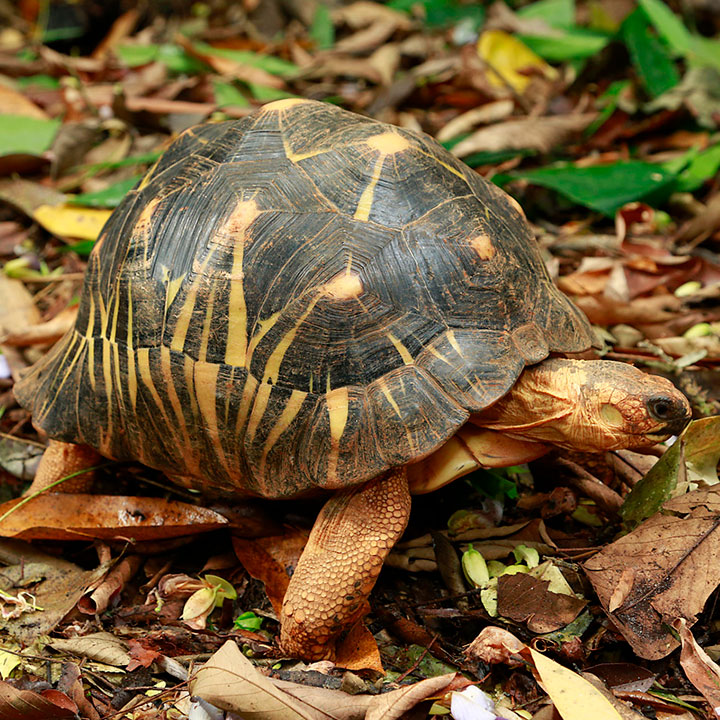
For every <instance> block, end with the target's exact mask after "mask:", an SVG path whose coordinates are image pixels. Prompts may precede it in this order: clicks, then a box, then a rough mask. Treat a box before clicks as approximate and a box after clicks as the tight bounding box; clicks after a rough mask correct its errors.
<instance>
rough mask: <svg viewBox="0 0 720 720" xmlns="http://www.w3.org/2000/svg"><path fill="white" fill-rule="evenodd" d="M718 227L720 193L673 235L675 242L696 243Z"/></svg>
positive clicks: (692, 245) (719, 220)
mask: <svg viewBox="0 0 720 720" xmlns="http://www.w3.org/2000/svg"><path fill="white" fill-rule="evenodd" d="M719 227H720V195H715V196H714V197H712V198H711V200H710V202H708V204H707V206H706V207H705V209H704V210H703V211H702V212H701V213H699V214H698V215H696V216H695V217H694V218H693V219H692V220H688V221H687V222H686V223H685V224H684V225H683V226H682V227H681V228H680V230H679V231H678V233H677V235H676V236H675V240H676V241H677V242H684V243H690V244H691V247H694V246H695V245H698V244H699V243H701V242H702V241H703V240H705V238H707V237H709V236H710V235H711V234H712V233H714V232H715V230H717V229H718V228H719Z"/></svg>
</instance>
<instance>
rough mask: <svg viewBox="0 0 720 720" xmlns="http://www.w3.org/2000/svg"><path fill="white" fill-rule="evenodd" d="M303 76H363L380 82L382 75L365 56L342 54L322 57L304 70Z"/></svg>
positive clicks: (312, 77)
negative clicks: (356, 56)
mask: <svg viewBox="0 0 720 720" xmlns="http://www.w3.org/2000/svg"><path fill="white" fill-rule="evenodd" d="M302 76H303V78H307V79H316V78H317V79H320V78H325V77H343V76H345V77H353V78H365V79H366V80H370V82H374V83H378V84H380V83H381V82H382V75H381V74H380V72H379V71H378V70H377V68H375V67H374V66H373V65H371V64H370V61H369V60H368V59H365V58H353V57H348V56H344V55H333V56H331V57H330V56H328V57H325V58H322V59H321V60H319V61H318V62H317V63H315V64H314V65H313V66H312V67H310V68H308V69H307V70H304V71H303V73H302Z"/></svg>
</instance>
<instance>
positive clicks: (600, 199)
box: [514, 160, 676, 217]
mask: <svg viewBox="0 0 720 720" xmlns="http://www.w3.org/2000/svg"><path fill="white" fill-rule="evenodd" d="M514 177H519V178H523V179H525V180H527V181H528V182H530V183H533V184H534V185H541V186H542V187H547V188H550V189H552V190H556V191H557V192H559V193H561V194H562V195H565V197H568V198H570V199H571V200H573V201H575V202H577V203H579V204H580V205H584V206H585V207H589V208H592V209H593V210H597V211H599V212H601V213H603V214H605V215H608V216H610V217H612V216H614V214H615V212H616V211H617V210H618V209H620V208H621V207H622V206H623V205H625V204H626V203H629V202H633V201H635V200H642V199H646V200H647V199H649V197H648V196H650V195H653V194H655V193H658V192H659V191H661V190H668V189H669V188H670V186H671V185H672V184H673V183H674V182H675V177H676V176H675V174H673V173H670V172H668V171H667V170H665V169H664V168H663V167H662V166H660V165H653V164H652V163H646V162H640V161H632V160H631V161H628V162H619V163H614V164H612V165H595V166H594V167H576V166H574V165H564V166H559V167H545V168H539V169H537V170H529V171H526V172H522V173H516V174H514Z"/></svg>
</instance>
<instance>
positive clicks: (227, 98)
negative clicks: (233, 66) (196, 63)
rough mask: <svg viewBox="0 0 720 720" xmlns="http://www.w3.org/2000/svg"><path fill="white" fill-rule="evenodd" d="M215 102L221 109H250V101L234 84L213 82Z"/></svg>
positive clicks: (220, 81) (219, 81)
mask: <svg viewBox="0 0 720 720" xmlns="http://www.w3.org/2000/svg"><path fill="white" fill-rule="evenodd" d="M213 90H214V91H215V102H216V103H217V104H218V106H219V107H221V108H222V107H228V106H234V107H249V105H250V101H249V100H248V99H247V98H246V97H245V96H244V95H243V94H242V93H241V92H240V90H238V89H237V88H236V87H235V86H234V85H233V84H232V83H227V82H223V81H222V80H217V79H215V80H213Z"/></svg>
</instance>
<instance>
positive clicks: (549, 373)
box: [479, 358, 690, 452]
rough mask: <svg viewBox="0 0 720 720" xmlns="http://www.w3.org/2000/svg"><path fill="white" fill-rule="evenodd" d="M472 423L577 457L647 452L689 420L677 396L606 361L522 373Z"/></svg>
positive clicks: (546, 365) (658, 381)
mask: <svg viewBox="0 0 720 720" xmlns="http://www.w3.org/2000/svg"><path fill="white" fill-rule="evenodd" d="M479 417H480V419H481V422H480V423H479V424H482V425H484V426H485V427H490V428H493V429H497V430H504V431H506V432H509V433H511V434H512V435H514V436H516V437H522V438H525V439H528V440H534V441H536V442H549V443H553V444H554V445H559V446H561V447H566V448H574V449H577V450H585V451H595V452H597V451H602V450H618V449H620V448H638V447H648V446H650V445H654V444H655V443H658V442H661V441H663V440H666V439H667V438H668V437H670V436H671V435H676V434H678V433H680V432H681V431H682V429H683V428H684V427H685V425H686V424H687V423H688V421H689V420H690V405H689V403H688V401H687V399H686V398H685V396H684V395H683V394H682V393H681V392H680V391H679V390H677V388H675V386H674V385H673V384H672V383H671V382H670V381H669V380H666V379H665V378H661V377H658V376H656V375H648V374H646V373H643V372H641V371H640V370H638V369H637V368H634V367H633V366H632V365H627V364H626V363H621V362H614V361H611V360H595V361H582V360H567V359H561V358H551V359H549V360H545V361H544V362H542V363H540V364H539V365H535V366H533V367H530V368H527V369H526V370H525V371H524V372H523V373H522V375H521V376H520V378H519V379H518V381H517V383H516V384H515V387H514V388H513V389H512V390H511V391H510V392H509V393H508V394H507V395H506V396H505V397H504V398H502V399H501V400H500V401H499V402H497V403H496V404H495V405H493V406H492V407H491V408H489V409H488V410H487V411H485V412H484V413H482V414H481V415H480V416H479Z"/></svg>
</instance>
